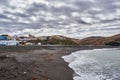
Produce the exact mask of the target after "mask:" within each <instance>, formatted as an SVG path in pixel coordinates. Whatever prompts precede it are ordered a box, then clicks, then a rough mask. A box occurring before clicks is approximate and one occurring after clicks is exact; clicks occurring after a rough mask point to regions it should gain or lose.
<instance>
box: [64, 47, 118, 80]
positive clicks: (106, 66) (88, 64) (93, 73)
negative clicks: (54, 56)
mask: <svg viewBox="0 0 120 80" xmlns="http://www.w3.org/2000/svg"><path fill="white" fill-rule="evenodd" d="M116 50H117V49H116V48H115V49H114V48H113V49H94V50H82V51H77V52H73V53H72V54H70V55H67V56H63V57H62V58H63V59H64V60H65V61H66V62H68V63H69V67H70V68H71V69H73V70H74V72H75V74H77V75H75V76H73V79H74V80H120V70H116V67H114V62H113V63H112V62H111V63H110V62H107V63H105V62H101V60H99V59H97V58H100V59H101V56H103V57H105V56H106V55H101V54H104V52H107V51H108V52H112V51H114V52H115V53H119V52H120V50H119V51H116ZM93 53H94V54H96V53H99V54H97V56H96V55H93ZM112 53H113V52H112ZM91 55H92V56H91ZM99 55H100V57H99ZM110 55H111V54H110ZM106 57H107V56H106ZM108 59H109V58H108ZM110 59H111V58H110ZM103 60H104V58H103ZM112 60H114V58H113V59H112ZM108 61H109V60H108ZM118 66H120V65H118ZM111 67H112V68H111Z"/></svg>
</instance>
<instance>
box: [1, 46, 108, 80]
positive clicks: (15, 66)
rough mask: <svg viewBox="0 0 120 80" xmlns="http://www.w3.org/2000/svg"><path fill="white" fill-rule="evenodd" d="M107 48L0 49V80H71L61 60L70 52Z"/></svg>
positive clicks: (19, 47) (22, 47)
mask: <svg viewBox="0 0 120 80" xmlns="http://www.w3.org/2000/svg"><path fill="white" fill-rule="evenodd" d="M94 48H108V46H82V47H80V46H79V47H78V46H16V47H14V46H13V47H0V80H73V79H72V76H73V71H72V70H71V69H70V68H69V67H68V64H67V63H66V62H65V61H64V60H63V59H62V58H61V57H62V56H64V55H68V54H70V53H71V52H74V51H78V50H83V49H94Z"/></svg>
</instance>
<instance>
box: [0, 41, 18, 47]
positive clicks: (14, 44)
mask: <svg viewBox="0 0 120 80" xmlns="http://www.w3.org/2000/svg"><path fill="white" fill-rule="evenodd" d="M18 44H19V41H16V40H1V41H0V45H1V46H17V45H18Z"/></svg>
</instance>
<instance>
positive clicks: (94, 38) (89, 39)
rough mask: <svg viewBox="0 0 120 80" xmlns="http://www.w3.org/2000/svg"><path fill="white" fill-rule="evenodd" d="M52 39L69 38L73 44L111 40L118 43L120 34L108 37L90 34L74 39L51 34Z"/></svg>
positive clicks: (94, 43) (105, 43) (90, 43)
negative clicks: (89, 35)
mask: <svg viewBox="0 0 120 80" xmlns="http://www.w3.org/2000/svg"><path fill="white" fill-rule="evenodd" d="M51 37H52V39H53V40H55V39H57V40H59V39H60V40H69V41H72V42H73V44H74V45H107V44H108V43H111V42H116V43H118V44H119V43H120V34H117V35H114V36H110V37H102V36H91V37H87V38H84V39H74V38H69V37H64V36H60V35H55V36H51Z"/></svg>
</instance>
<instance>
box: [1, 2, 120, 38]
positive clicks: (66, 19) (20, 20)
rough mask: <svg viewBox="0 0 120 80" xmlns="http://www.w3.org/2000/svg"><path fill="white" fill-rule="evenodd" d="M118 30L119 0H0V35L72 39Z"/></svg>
mask: <svg viewBox="0 0 120 80" xmlns="http://www.w3.org/2000/svg"><path fill="white" fill-rule="evenodd" d="M119 32H120V0H0V34H11V35H16V34H17V35H23V34H34V35H37V36H38V35H64V36H69V37H74V38H84V37H89V36H110V35H114V34H118V33H119Z"/></svg>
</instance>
